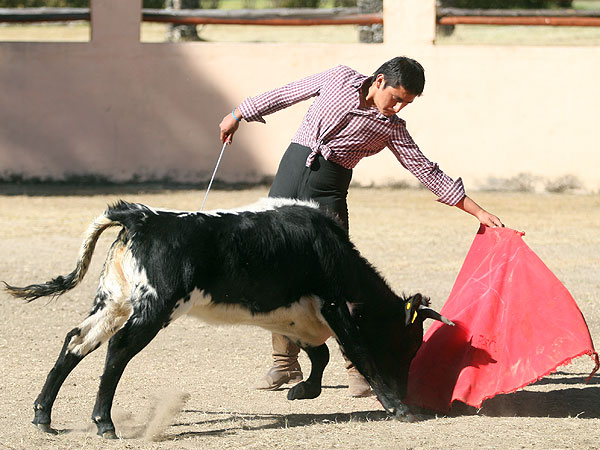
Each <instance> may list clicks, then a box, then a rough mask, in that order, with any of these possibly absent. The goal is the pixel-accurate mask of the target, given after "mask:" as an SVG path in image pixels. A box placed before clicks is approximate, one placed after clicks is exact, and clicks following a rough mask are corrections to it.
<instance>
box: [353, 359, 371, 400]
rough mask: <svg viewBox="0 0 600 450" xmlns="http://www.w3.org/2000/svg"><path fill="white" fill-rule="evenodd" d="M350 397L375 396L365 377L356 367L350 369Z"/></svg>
mask: <svg viewBox="0 0 600 450" xmlns="http://www.w3.org/2000/svg"><path fill="white" fill-rule="evenodd" d="M348 395H349V396H350V397H371V396H373V395H375V393H374V392H373V390H372V389H371V386H370V385H369V383H368V382H367V380H365V377H363V376H362V375H361V374H360V373H359V372H358V370H356V368H355V367H354V366H353V367H352V368H350V369H348Z"/></svg>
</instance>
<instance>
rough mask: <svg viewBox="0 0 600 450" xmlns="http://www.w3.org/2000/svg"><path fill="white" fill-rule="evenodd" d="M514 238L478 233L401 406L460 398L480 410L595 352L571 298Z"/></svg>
mask: <svg viewBox="0 0 600 450" xmlns="http://www.w3.org/2000/svg"><path fill="white" fill-rule="evenodd" d="M523 234H524V233H520V232H518V231H515V230H511V229H508V228H487V227H483V226H482V227H481V228H480V230H479V232H478V234H477V235H476V236H475V240H474V241H473V244H472V245H471V248H470V250H469V253H468V254H467V257H466V259H465V262H464V264H463V266H462V268H461V270H460V273H459V274H458V277H457V279H456V282H455V284H454V287H453V288H452V292H451V293H450V297H449V298H448V300H447V302H446V304H445V305H444V306H443V308H442V310H441V311H440V312H441V313H442V315H444V316H446V317H447V318H448V319H450V320H452V321H453V322H454V323H455V324H456V326H454V327H452V326H448V325H444V324H442V323H441V322H435V323H434V324H432V325H431V327H430V328H429V329H428V330H427V332H426V334H425V337H424V338H423V345H422V346H421V348H420V349H419V352H418V353H417V355H416V356H415V359H414V360H413V362H412V364H411V367H410V373H409V380H408V395H407V397H406V399H405V402H406V404H408V405H414V406H420V407H422V408H426V409H431V410H435V411H439V412H444V413H445V412H448V411H449V410H450V407H451V404H452V402H453V401H455V400H459V401H461V402H463V403H466V404H468V405H471V406H474V407H476V408H480V407H481V404H482V403H483V401H484V400H486V399H488V398H491V397H493V396H495V395H496V394H507V393H510V392H514V391H516V390H518V389H520V388H522V387H524V386H526V385H528V384H529V383H532V382H534V381H537V380H539V379H540V378H542V377H544V376H546V375H548V374H549V373H551V372H553V371H555V370H556V368H557V367H559V366H561V365H563V364H567V363H569V362H570V361H571V360H572V359H573V358H576V357H578V356H581V355H584V354H588V355H590V356H591V357H592V358H594V360H595V364H596V366H595V368H594V370H593V371H592V374H591V375H590V378H591V377H592V376H593V374H594V373H595V372H596V371H597V370H598V366H599V362H598V354H597V353H596V351H595V350H594V344H593V343H592V339H591V337H590V333H589V330H588V327H587V325H586V323H585V320H584V318H583V316H582V314H581V312H580V311H579V308H578V307H577V304H576V303H575V300H574V299H573V297H572V296H571V294H569V291H567V289H566V288H565V287H564V286H563V284H562V283H561V282H560V281H559V280H558V278H556V277H555V276H554V275H553V274H552V272H550V270H549V269H548V267H546V265H545V264H544V263H543V262H542V261H541V260H540V259H539V258H538V257H537V256H536V254H535V253H533V251H532V250H531V249H530V248H529V247H528V246H527V245H526V244H525V243H524V242H523V239H522V236H523Z"/></svg>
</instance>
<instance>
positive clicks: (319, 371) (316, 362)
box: [287, 344, 329, 400]
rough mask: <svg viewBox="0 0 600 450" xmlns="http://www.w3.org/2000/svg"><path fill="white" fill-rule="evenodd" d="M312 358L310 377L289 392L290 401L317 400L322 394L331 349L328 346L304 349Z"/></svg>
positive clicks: (322, 345)
mask: <svg viewBox="0 0 600 450" xmlns="http://www.w3.org/2000/svg"><path fill="white" fill-rule="evenodd" d="M302 349H303V350H304V351H305V352H306V353H307V354H308V357H309V358H310V364H311V370H310V376H309V377H308V378H307V379H306V380H305V381H301V382H300V383H298V384H297V385H295V386H294V387H292V388H291V389H290V390H289V391H288V395H287V398H288V400H303V399H310V398H317V397H318V396H319V395H320V394H321V382H322V380H323V371H324V370H325V367H326V366H327V363H328V362H329V349H328V348H327V345H326V344H321V345H319V346H318V347H302Z"/></svg>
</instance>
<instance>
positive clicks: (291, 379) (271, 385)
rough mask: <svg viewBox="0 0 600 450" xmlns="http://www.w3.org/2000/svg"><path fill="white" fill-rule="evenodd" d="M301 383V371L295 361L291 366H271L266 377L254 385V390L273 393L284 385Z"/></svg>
mask: <svg viewBox="0 0 600 450" xmlns="http://www.w3.org/2000/svg"><path fill="white" fill-rule="evenodd" d="M300 381H302V370H301V369H300V364H298V361H296V362H295V363H294V364H292V365H291V366H288V367H286V366H273V367H271V368H270V369H269V371H268V372H267V375H266V376H265V377H264V378H263V379H262V380H260V381H259V382H258V383H256V384H255V385H254V389H263V390H266V391H273V390H275V389H279V388H280V387H281V386H283V385H284V384H286V383H299V382H300Z"/></svg>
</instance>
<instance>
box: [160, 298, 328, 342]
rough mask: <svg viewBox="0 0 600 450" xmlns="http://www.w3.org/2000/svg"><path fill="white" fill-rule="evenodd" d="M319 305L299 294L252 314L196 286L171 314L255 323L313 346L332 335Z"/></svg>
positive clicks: (316, 300) (236, 304)
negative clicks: (213, 298)
mask: <svg viewBox="0 0 600 450" xmlns="http://www.w3.org/2000/svg"><path fill="white" fill-rule="evenodd" d="M320 308H321V300H320V299H318V298H315V297H302V298H301V299H300V300H298V301H297V302H294V303H292V304H291V305H290V306H287V307H281V308H277V309H275V310H273V311H270V312H268V313H254V314H253V313H252V312H251V311H250V310H249V309H248V308H246V307H244V306H243V305H241V304H238V303H213V302H212V301H211V299H210V296H207V295H205V294H204V292H200V291H197V290H196V291H194V292H193V293H192V296H191V298H190V300H188V301H187V302H183V300H180V301H179V302H178V303H177V308H176V309H175V310H174V312H173V314H172V316H171V317H172V319H173V320H175V319H176V318H177V317H181V316H182V315H183V314H186V313H187V314H188V315H190V316H194V317H197V318H199V319H201V320H203V321H205V322H209V323H216V324H242V325H255V326H259V327H262V328H265V329H267V330H269V331H272V332H275V333H279V334H283V335H285V336H288V337H289V338H290V339H291V340H292V341H295V342H298V343H301V344H303V345H310V346H313V347H316V346H319V345H321V344H323V343H324V342H325V341H326V340H327V339H328V338H329V337H330V336H331V335H332V331H331V329H330V328H329V326H328V325H327V322H326V321H325V319H324V318H323V316H322V315H321V310H320Z"/></svg>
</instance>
